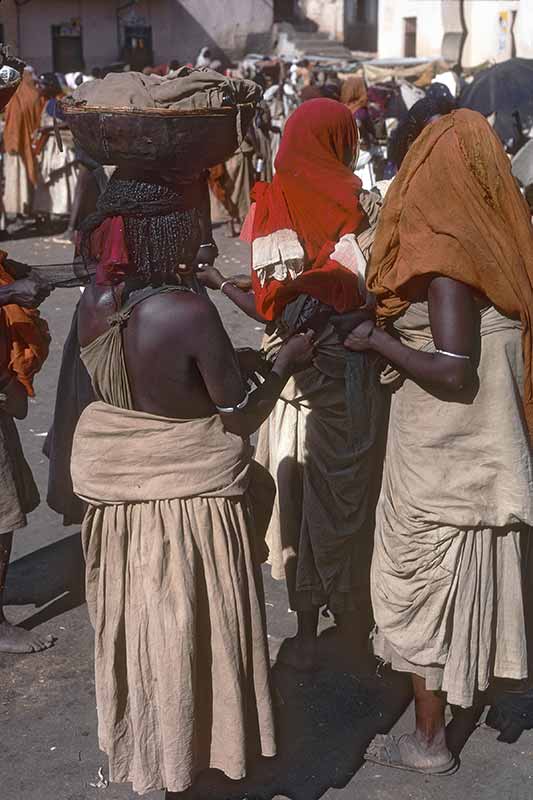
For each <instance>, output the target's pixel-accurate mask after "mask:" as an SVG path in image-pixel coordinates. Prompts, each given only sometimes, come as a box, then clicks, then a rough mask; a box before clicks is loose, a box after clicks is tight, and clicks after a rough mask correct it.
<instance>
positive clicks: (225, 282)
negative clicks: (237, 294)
mask: <svg viewBox="0 0 533 800" xmlns="http://www.w3.org/2000/svg"><path fill="white" fill-rule="evenodd" d="M228 283H229V284H230V285H231V286H233V284H232V283H231V281H222V283H221V284H220V289H219V292H223V291H224V286H227V285H228Z"/></svg>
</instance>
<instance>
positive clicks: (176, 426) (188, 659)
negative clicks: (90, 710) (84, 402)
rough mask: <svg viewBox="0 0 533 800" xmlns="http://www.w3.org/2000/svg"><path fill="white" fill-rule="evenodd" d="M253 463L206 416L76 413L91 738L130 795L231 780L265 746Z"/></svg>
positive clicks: (266, 703) (268, 738)
mask: <svg viewBox="0 0 533 800" xmlns="http://www.w3.org/2000/svg"><path fill="white" fill-rule="evenodd" d="M256 466H257V465H254V463H253V462H252V461H251V451H250V447H249V445H248V443H247V442H245V441H243V440H242V439H241V438H240V437H237V436H234V435H232V434H229V433H227V432H226V431H225V430H224V428H223V425H222V422H221V420H220V418H219V417H218V416H214V417H211V418H208V419H195V420H185V421H183V420H176V419H167V418H164V417H158V416H154V415H151V414H146V413H141V412H137V411H131V410H127V409H122V408H117V407H114V406H111V405H108V404H106V403H103V402H97V403H93V404H92V405H90V406H89V407H88V408H87V409H86V410H85V411H84V413H83V414H82V417H81V419H80V422H79V426H78V429H77V431H76V436H75V441H74V448H73V455H72V478H73V484H74V490H75V492H76V493H77V494H78V495H79V496H80V497H82V498H83V499H84V500H86V501H87V502H88V503H89V510H88V513H87V516H86V518H85V521H84V525H83V531H82V537H83V546H84V550H85V555H86V560H87V599H88V605H89V612H90V616H91V621H92V623H93V625H94V627H95V634H96V655H95V661H96V667H95V668H96V699H97V706H98V728H99V740H100V745H101V747H102V749H103V750H104V751H105V752H106V753H107V754H108V756H109V762H110V777H111V780H112V781H118V782H129V781H131V782H132V783H133V788H134V790H135V791H136V792H139V793H141V794H142V793H145V792H149V791H153V790H158V789H162V788H167V789H169V790H170V791H173V792H182V791H184V790H186V789H187V788H188V787H189V786H190V785H191V783H192V782H193V781H194V779H195V777H196V775H197V774H198V773H199V772H201V771H202V770H204V769H206V768H209V767H211V768H216V769H220V770H222V771H223V772H224V773H225V774H226V775H228V776H229V777H230V778H233V779H241V778H243V777H244V776H245V774H246V764H247V759H248V757H249V756H253V755H256V754H259V753H262V754H263V755H266V756H273V755H275V752H276V747H275V738H274V722H273V716H272V706H271V698H270V689H269V657H268V649H267V644H266V636H265V628H264V606H263V597H262V587H261V578H260V574H258V573H259V560H260V559H259V557H258V556H257V549H256V546H255V543H254V541H253V539H254V536H255V535H256V533H257V527H258V525H259V523H260V524H261V525H262V526H263V527H264V526H265V524H266V523H265V520H264V519H263V518H262V519H259V518H258V517H256V516H255V510H256V509H255V508H254V507H253V505H252V502H251V497H250V495H251V492H254V493H255V490H254V486H253V478H254V476H255V469H254V467H256ZM267 494H268V492H267ZM271 502H272V496H270V503H271ZM266 516H267V517H268V512H266ZM258 544H259V546H260V542H259V543H258Z"/></svg>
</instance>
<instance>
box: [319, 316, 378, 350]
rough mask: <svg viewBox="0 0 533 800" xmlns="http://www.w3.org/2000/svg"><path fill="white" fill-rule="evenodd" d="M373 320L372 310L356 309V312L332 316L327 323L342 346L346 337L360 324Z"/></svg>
mask: <svg viewBox="0 0 533 800" xmlns="http://www.w3.org/2000/svg"><path fill="white" fill-rule="evenodd" d="M374 319H375V311H374V309H373V308H365V307H363V308H358V309H357V310H356V311H349V312H348V313H346V314H333V315H332V316H331V317H330V319H329V321H330V322H331V324H332V325H333V327H334V328H335V332H336V334H337V336H338V337H339V341H340V342H341V344H344V340H345V339H346V337H347V336H348V335H349V334H350V333H351V332H352V331H353V329H354V328H357V326H358V325H360V324H361V323H362V322H366V321H367V320H371V321H372V322H373V321H374Z"/></svg>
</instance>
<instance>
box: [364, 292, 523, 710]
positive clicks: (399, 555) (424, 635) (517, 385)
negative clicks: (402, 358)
mask: <svg viewBox="0 0 533 800" xmlns="http://www.w3.org/2000/svg"><path fill="white" fill-rule="evenodd" d="M395 327H396V329H397V331H398V333H399V334H400V337H401V339H402V341H403V342H404V344H407V345H409V346H411V347H414V348H415V349H424V350H427V351H433V350H434V349H435V348H434V345H433V341H432V337H431V329H430V325H429V317H428V309H427V304H426V303H417V304H413V305H411V306H410V307H409V309H408V310H407V311H406V312H405V314H404V315H403V316H402V317H401V318H399V319H398V320H397V321H396V323H395ZM480 341H481V351H480V354H479V367H478V376H479V386H478V387H476V389H475V391H473V392H471V393H470V394H467V393H465V395H464V396H463V397H460V398H454V399H453V400H446V401H445V400H442V399H439V398H437V397H435V396H434V395H432V394H430V393H429V392H428V391H425V390H424V389H422V388H420V386H418V385H417V384H416V383H414V381H412V380H407V379H406V380H405V381H404V382H403V384H402V385H401V388H399V390H398V391H397V392H396V393H395V394H394V396H393V399H392V406H391V416H390V424H389V437H388V443H387V455H386V460H385V472H384V478H383V487H382V493H381V498H380V501H379V504H378V510H377V520H376V538H375V548H374V557H373V563H372V574H371V584H372V601H373V607H374V616H375V619H376V623H377V633H376V635H375V640H374V649H375V652H376V653H377V654H378V655H379V656H381V657H382V658H384V659H385V660H386V661H388V662H391V663H392V666H393V667H394V668H395V669H398V670H402V671H411V672H414V673H416V674H418V675H421V676H422V677H425V679H426V686H427V687H428V688H429V689H442V690H443V691H445V692H447V693H448V701H449V702H450V703H452V704H454V705H459V706H464V707H468V706H470V705H472V701H473V698H474V693H475V691H476V690H480V691H483V690H485V689H486V688H487V686H488V684H489V680H490V679H491V677H492V676H493V675H495V676H498V677H505V678H512V679H521V678H524V677H525V676H526V674H527V652H526V638H525V627H524V610H523V599H522V576H521V553H520V531H524V530H525V528H526V527H527V526H530V525H533V467H532V460H531V452H530V449H529V445H528V439H527V431H526V426H525V421H524V416H523V406H522V401H521V390H522V386H523V356H522V341H521V327H520V322H518V321H513V320H511V319H508V318H506V317H503V316H502V315H501V314H499V313H498V312H497V311H496V310H495V309H494V308H492V307H491V308H488V309H486V310H484V311H483V312H482V313H481V340H480Z"/></svg>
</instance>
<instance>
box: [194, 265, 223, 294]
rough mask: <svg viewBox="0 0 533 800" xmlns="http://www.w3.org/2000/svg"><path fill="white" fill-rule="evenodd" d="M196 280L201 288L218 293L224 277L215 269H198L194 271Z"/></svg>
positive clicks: (206, 267)
mask: <svg viewBox="0 0 533 800" xmlns="http://www.w3.org/2000/svg"><path fill="white" fill-rule="evenodd" d="M196 279H197V281H198V283H200V284H201V285H202V286H205V287H206V288H207V289H213V290H215V291H218V290H219V289H220V287H221V286H222V284H223V283H224V281H225V280H226V278H225V277H224V275H222V273H221V272H219V271H218V269H217V268H216V267H210V266H204V267H202V268H200V267H198V269H197V270H196Z"/></svg>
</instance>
